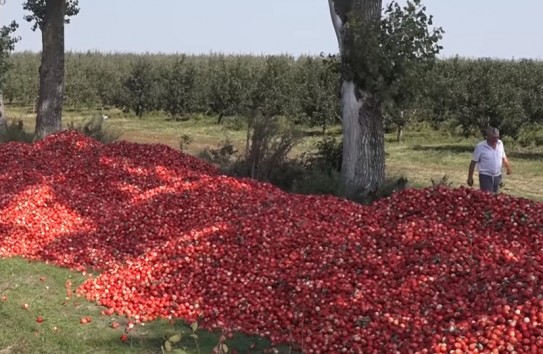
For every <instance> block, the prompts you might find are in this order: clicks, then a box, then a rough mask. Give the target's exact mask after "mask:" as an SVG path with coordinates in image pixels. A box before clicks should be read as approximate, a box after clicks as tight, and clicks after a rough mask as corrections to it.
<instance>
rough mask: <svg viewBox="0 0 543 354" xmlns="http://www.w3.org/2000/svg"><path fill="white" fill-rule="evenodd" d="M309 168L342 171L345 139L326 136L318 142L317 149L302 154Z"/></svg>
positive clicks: (312, 169)
mask: <svg viewBox="0 0 543 354" xmlns="http://www.w3.org/2000/svg"><path fill="white" fill-rule="evenodd" d="M302 160H303V162H304V165H305V166H306V167H307V169H308V170H310V171H314V170H319V171H327V172H340V171H341V163H342V161H343V141H341V140H340V141H338V140H337V139H334V138H332V137H325V138H323V139H322V140H320V141H318V142H317V143H316V151H314V152H311V153H305V154H303V155H302Z"/></svg>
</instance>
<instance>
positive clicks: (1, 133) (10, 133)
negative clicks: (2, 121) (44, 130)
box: [0, 120, 34, 143]
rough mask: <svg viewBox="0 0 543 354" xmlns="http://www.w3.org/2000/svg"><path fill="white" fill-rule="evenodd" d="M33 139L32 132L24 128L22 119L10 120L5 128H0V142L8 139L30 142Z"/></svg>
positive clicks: (6, 141) (8, 140)
mask: <svg viewBox="0 0 543 354" xmlns="http://www.w3.org/2000/svg"><path fill="white" fill-rule="evenodd" d="M33 140H34V134H32V133H28V132H26V131H25V130H24V123H23V121H22V120H17V121H15V120H14V121H11V123H10V124H9V125H7V126H6V129H0V143H8V142H10V141H18V142H21V143H31V142H32V141H33Z"/></svg>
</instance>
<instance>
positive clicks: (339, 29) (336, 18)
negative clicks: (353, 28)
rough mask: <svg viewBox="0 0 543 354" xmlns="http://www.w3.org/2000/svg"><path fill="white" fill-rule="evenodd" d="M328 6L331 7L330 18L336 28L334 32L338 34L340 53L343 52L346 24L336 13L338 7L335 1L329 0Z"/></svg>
mask: <svg viewBox="0 0 543 354" xmlns="http://www.w3.org/2000/svg"><path fill="white" fill-rule="evenodd" d="M328 5H329V7H330V16H331V17H332V25H333V26H334V31H335V32H336V37H337V41H338V45H339V51H340V53H341V52H343V35H342V32H343V26H344V23H343V21H342V20H341V17H340V16H339V15H338V13H337V11H336V7H335V5H334V0H328Z"/></svg>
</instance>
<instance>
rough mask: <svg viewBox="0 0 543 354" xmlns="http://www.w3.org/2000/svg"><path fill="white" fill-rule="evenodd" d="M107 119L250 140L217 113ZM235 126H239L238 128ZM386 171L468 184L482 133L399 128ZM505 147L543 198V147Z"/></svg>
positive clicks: (515, 188) (158, 133)
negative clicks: (221, 121)
mask: <svg viewBox="0 0 543 354" xmlns="http://www.w3.org/2000/svg"><path fill="white" fill-rule="evenodd" d="M7 114H8V116H9V117H10V118H11V119H21V120H23V122H24V123H25V127H26V129H28V130H29V131H32V130H33V128H34V120H35V114H34V113H33V112H31V111H28V110H27V109H24V108H20V107H10V106H8V107H7ZM98 114H99V112H98V111H95V112H91V111H85V112H70V111H68V112H66V114H65V116H64V118H63V119H64V121H63V123H64V124H69V123H70V122H74V123H76V124H77V123H80V122H83V121H85V120H87V119H90V118H91V117H93V116H96V115H98ZM108 114H109V116H110V119H109V120H108V125H110V126H111V127H112V128H113V129H116V130H118V131H120V132H122V136H121V139H125V140H128V141H133V142H139V143H162V144H167V145H170V146H172V147H175V148H178V147H179V142H180V139H181V136H182V135H188V136H189V137H190V138H191V139H192V143H191V144H190V145H189V146H188V147H187V148H186V149H185V151H186V152H188V153H191V154H197V153H198V152H200V151H201V150H203V149H204V148H206V147H216V146H217V145H218V144H219V143H220V142H221V141H224V140H225V139H229V140H230V141H231V142H232V143H233V144H234V145H235V146H236V147H237V148H238V149H243V147H244V146H245V137H246V132H245V130H244V128H243V127H241V129H237V128H239V126H238V127H235V124H229V123H228V119H226V120H227V122H226V124H224V125H218V124H217V123H216V118H215V117H207V116H197V117H192V118H191V119H190V120H187V121H180V122H175V121H171V120H168V119H167V117H166V116H165V115H159V114H155V115H150V116H148V117H145V118H143V119H138V118H135V117H133V116H131V115H128V114H123V113H122V112H119V111H111V112H108ZM233 128H236V129H233ZM306 133H307V134H306V138H305V139H304V140H303V142H302V143H301V144H300V145H298V146H297V147H296V148H295V149H294V153H301V152H304V151H307V150H308V149H311V148H312V147H313V146H314V144H315V142H316V141H317V140H318V139H319V138H320V137H321V136H322V135H321V133H320V130H319V129H318V128H315V129H306ZM340 133H341V127H339V126H335V127H332V128H331V129H330V130H329V134H335V135H336V136H339V134H340ZM386 139H387V140H386V141H387V143H386V152H387V154H388V156H387V160H386V165H387V166H386V167H387V174H388V176H389V177H396V176H397V177H400V176H403V177H407V178H408V180H409V183H410V185H411V186H413V187H426V186H430V185H432V180H434V181H439V180H441V179H442V178H443V177H444V176H447V180H448V182H449V183H450V184H451V186H452V187H459V186H462V185H464V186H465V185H466V179H467V172H468V166H469V162H470V158H471V153H472V151H473V148H474V146H475V144H476V143H477V142H478V141H479V140H480V139H478V138H470V139H464V138H460V137H453V136H450V135H448V134H446V133H443V132H436V131H432V130H430V129H427V128H426V129H413V128H411V129H409V128H408V129H407V130H406V132H405V135H404V141H403V142H402V143H397V142H395V134H390V135H387V136H386ZM505 148H506V151H507V153H508V155H509V159H510V161H511V163H512V165H513V174H512V175H511V176H504V188H503V189H502V191H503V192H505V193H509V194H512V195H515V196H519V197H526V198H531V199H536V200H543V147H537V148H529V149H528V148H523V149H522V148H518V147H515V146H509V145H507V143H506V146H505Z"/></svg>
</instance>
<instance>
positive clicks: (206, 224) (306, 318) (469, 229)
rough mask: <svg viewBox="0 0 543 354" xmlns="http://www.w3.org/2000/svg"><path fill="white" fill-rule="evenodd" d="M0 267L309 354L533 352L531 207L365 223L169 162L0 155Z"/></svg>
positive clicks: (472, 196)
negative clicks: (39, 268) (38, 266)
mask: <svg viewBox="0 0 543 354" xmlns="http://www.w3.org/2000/svg"><path fill="white" fill-rule="evenodd" d="M0 166H1V167H0V213H1V215H2V218H1V219H0V257H12V256H21V257H26V258H29V259H36V260H41V261H45V262H50V263H53V264H56V265H59V266H64V267H69V268H72V269H77V270H80V271H85V270H88V269H93V270H95V271H97V272H99V273H100V274H99V275H98V276H97V277H90V278H89V279H88V280H87V281H86V282H84V283H83V284H82V285H81V286H80V287H79V288H78V289H77V292H78V293H79V294H82V295H84V296H85V297H86V298H87V299H89V300H92V301H96V302H97V303H99V304H101V305H103V306H106V307H108V308H109V310H108V311H107V313H109V314H113V313H117V314H120V315H126V316H127V317H129V318H131V319H133V320H134V321H136V322H147V321H151V320H154V319H156V318H180V319H184V320H186V321H188V322H190V323H192V322H193V321H196V320H197V321H198V323H199V324H200V326H201V327H204V328H209V329H222V330H223V331H226V332H234V331H241V332H244V333H247V334H253V335H259V336H265V337H268V338H270V339H271V340H272V342H273V343H290V344H291V345H293V346H295V347H296V348H298V349H300V350H303V351H304V352H307V353H335V352H353V353H359V352H364V353H394V352H398V353H415V352H417V353H436V352H443V353H466V352H471V353H483V352H484V353H487V352H490V353H498V352H500V353H501V352H507V351H509V352H516V353H534V352H543V252H542V251H541V249H542V241H543V204H541V203H537V202H535V201H530V200H527V199H522V198H515V197H512V196H508V195H504V194H500V195H493V194H489V193H484V192H480V191H478V190H472V189H466V188H457V189H448V188H427V189H419V190H414V189H413V190H405V191H402V192H397V193H395V194H393V196H391V197H390V198H385V199H382V200H380V201H378V202H375V203H373V204H372V205H370V206H362V205H358V204H355V203H352V202H349V201H347V200H343V199H340V198H336V197H331V196H302V195H293V194H288V193H285V192H283V191H281V190H279V189H278V188H276V187H274V186H272V185H270V184H267V183H261V182H257V181H254V180H250V179H240V178H232V177H227V176H223V175H221V174H220V172H219V171H218V170H217V169H216V168H215V167H213V166H212V165H209V164H207V163H205V162H203V161H200V160H198V159H196V158H194V157H192V156H189V155H186V154H183V153H181V152H179V151H176V150H174V149H172V148H169V147H167V146H164V145H160V144H156V145H142V144H135V143H129V142H124V141H123V142H117V143H113V144H107V145H104V144H101V143H99V142H96V141H94V140H92V139H89V138H87V137H84V136H82V135H80V134H78V133H75V132H61V133H58V134H55V135H52V136H49V137H47V138H46V139H44V140H42V141H40V142H37V143H34V144H20V143H8V144H5V145H2V146H0Z"/></svg>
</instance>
